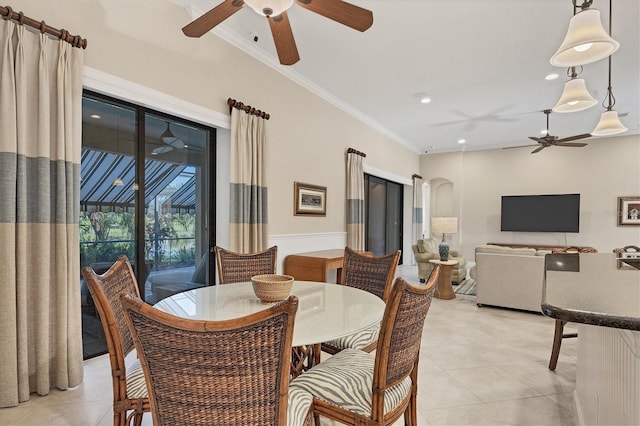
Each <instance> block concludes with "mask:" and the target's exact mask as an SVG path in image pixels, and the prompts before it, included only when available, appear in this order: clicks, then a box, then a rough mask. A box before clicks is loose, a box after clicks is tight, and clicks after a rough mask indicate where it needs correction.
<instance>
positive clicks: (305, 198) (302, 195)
mask: <svg viewBox="0 0 640 426" xmlns="http://www.w3.org/2000/svg"><path fill="white" fill-rule="evenodd" d="M293 214H294V215H296V216H326V215H327V188H326V187H324V186H318V185H310V184H308V183H301V182H294V183H293Z"/></svg>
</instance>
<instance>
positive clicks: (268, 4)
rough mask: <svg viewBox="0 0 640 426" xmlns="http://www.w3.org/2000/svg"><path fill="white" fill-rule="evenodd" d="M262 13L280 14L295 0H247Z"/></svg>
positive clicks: (267, 14) (254, 8)
mask: <svg viewBox="0 0 640 426" xmlns="http://www.w3.org/2000/svg"><path fill="white" fill-rule="evenodd" d="M245 3H247V4H248V5H249V7H251V9H253V10H255V11H256V12H257V13H259V14H260V15H264V16H278V15H280V14H281V13H282V12H284V11H286V10H287V9H289V8H290V7H291V6H293V0H245Z"/></svg>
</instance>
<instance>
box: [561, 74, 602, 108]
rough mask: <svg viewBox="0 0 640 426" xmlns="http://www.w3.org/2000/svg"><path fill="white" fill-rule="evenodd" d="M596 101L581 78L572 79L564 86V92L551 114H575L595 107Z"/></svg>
mask: <svg viewBox="0 0 640 426" xmlns="http://www.w3.org/2000/svg"><path fill="white" fill-rule="evenodd" d="M597 103H598V101H597V100H596V99H595V98H594V97H593V96H591V94H590V93H589V91H588V90H587V86H586V85H585V84H584V80H583V79H581V78H572V79H571V80H569V81H567V82H566V83H565V84H564V90H563V91H562V95H561V96H560V99H559V100H558V103H556V105H555V106H554V107H553V109H552V110H553V112H577V111H583V110H585V109H588V108H591V107H592V106H595V104H597Z"/></svg>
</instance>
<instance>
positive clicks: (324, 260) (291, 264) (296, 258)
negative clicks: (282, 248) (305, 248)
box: [284, 249, 344, 283]
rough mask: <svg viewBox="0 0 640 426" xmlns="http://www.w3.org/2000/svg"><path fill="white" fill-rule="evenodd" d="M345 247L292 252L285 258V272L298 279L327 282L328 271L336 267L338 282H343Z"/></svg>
mask: <svg viewBox="0 0 640 426" xmlns="http://www.w3.org/2000/svg"><path fill="white" fill-rule="evenodd" d="M343 260H344V249H333V250H321V251H311V252H308V253H297V254H290V255H289V256H287V257H286V258H285V259H284V273H285V274H286V275H291V276H292V277H294V278H295V279H296V281H319V282H326V281H328V280H327V273H328V272H329V271H330V270H332V269H336V282H338V283H342V263H343Z"/></svg>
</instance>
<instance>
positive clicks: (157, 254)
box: [80, 92, 215, 358]
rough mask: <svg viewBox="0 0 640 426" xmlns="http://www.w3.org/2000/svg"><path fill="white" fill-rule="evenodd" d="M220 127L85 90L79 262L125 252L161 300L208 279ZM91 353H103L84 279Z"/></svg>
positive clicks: (147, 290)
mask: <svg viewBox="0 0 640 426" xmlns="http://www.w3.org/2000/svg"><path fill="white" fill-rule="evenodd" d="M214 153H215V129H213V128H210V127H206V126H202V125H199V124H196V123H191V122H188V121H185V120H182V119H179V118H177V117H171V116H168V115H165V114H162V113H160V112H157V111H151V110H149V109H147V108H143V107H141V106H138V105H132V104H128V103H126V102H122V101H120V100H117V99H112V98H109V97H105V96H103V95H98V94H95V93H88V92H87V93H85V95H84V97H83V148H82V158H81V183H80V265H81V267H84V266H90V267H92V268H93V269H94V270H96V272H98V273H103V272H105V271H106V270H107V269H108V268H109V267H110V266H111V264H112V263H113V262H114V261H115V260H116V259H117V258H118V257H119V256H120V255H122V254H124V255H126V256H127V257H128V258H129V259H130V261H131V263H132V265H133V266H134V270H135V273H136V278H137V280H138V285H139V288H140V294H141V296H142V297H143V298H144V299H145V300H146V301H147V302H148V303H155V302H157V301H158V300H160V299H162V298H164V297H167V296H169V295H171V294H173V293H176V292H178V291H184V290H187V289H190V288H195V287H198V286H203V285H208V284H210V283H211V281H213V280H211V279H210V276H212V275H211V274H210V272H209V268H210V265H211V263H210V262H209V253H210V250H209V249H210V247H212V246H214V245H215V235H214V230H215V216H214V212H215V205H214V203H215V194H214V188H215V182H214V177H215V172H214V170H215V154H214ZM81 286H82V287H81V293H82V320H83V342H84V356H85V358H88V357H91V356H95V355H98V354H101V353H104V352H106V346H105V344H104V335H103V334H102V326H101V325H100V322H99V317H98V314H97V312H96V310H95V305H94V303H93V300H92V298H91V295H90V294H89V291H88V289H87V287H86V284H85V283H84V280H81Z"/></svg>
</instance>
